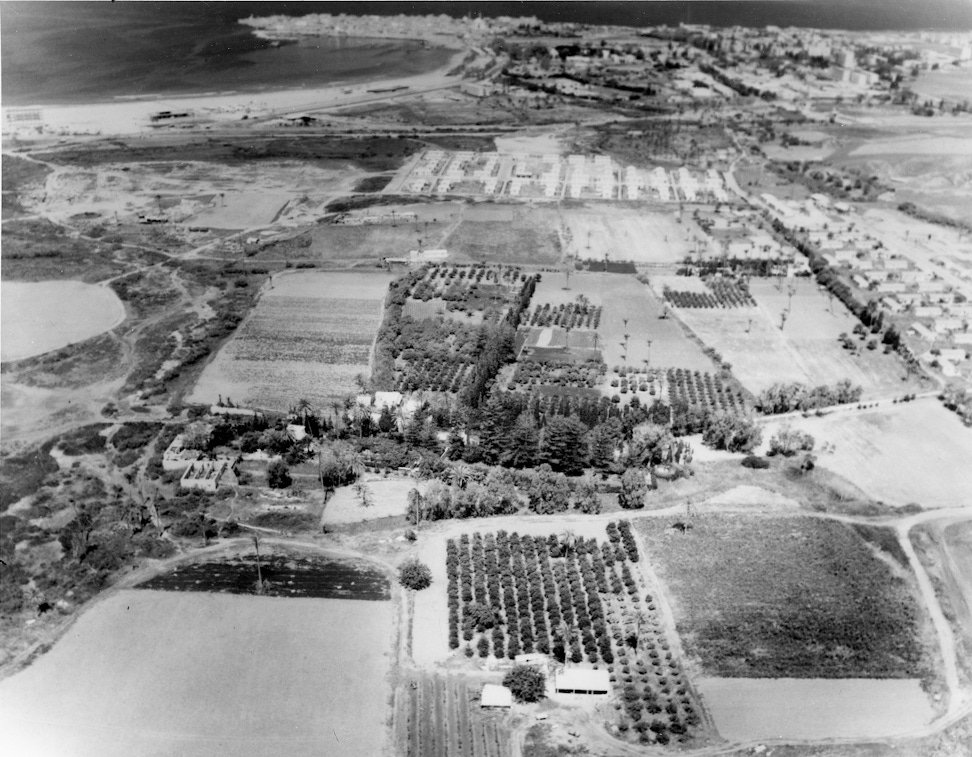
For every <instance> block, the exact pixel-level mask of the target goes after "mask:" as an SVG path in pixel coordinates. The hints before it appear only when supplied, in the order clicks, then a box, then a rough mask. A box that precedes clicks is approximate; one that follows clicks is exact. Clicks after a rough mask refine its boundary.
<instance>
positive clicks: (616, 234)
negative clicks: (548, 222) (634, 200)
mask: <svg viewBox="0 0 972 757" xmlns="http://www.w3.org/2000/svg"><path fill="white" fill-rule="evenodd" d="M563 216H564V221H565V222H566V224H567V228H568V229H569V230H570V234H571V237H572V239H573V241H572V242H571V244H570V245H569V246H568V249H569V252H570V253H571V254H572V255H574V256H576V257H577V258H579V259H581V260H605V259H607V260H610V261H615V262H617V261H620V260H630V261H632V262H634V263H639V264H640V263H678V262H680V261H681V260H683V259H684V258H685V256H686V255H687V254H688V253H689V252H691V251H692V250H693V249H694V248H693V242H692V239H691V237H692V235H693V233H695V231H696V230H695V227H694V225H693V224H691V223H689V222H686V223H685V224H684V225H682V224H679V223H678V222H677V220H676V219H677V213H675V212H671V213H651V212H645V210H643V209H640V208H639V209H632V208H614V207H610V206H608V205H605V204H603V203H602V204H601V205H599V206H598V207H597V208H596V209H590V210H589V209H581V208H570V209H565V210H564V211H563Z"/></svg>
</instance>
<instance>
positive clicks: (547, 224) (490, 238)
mask: <svg viewBox="0 0 972 757" xmlns="http://www.w3.org/2000/svg"><path fill="white" fill-rule="evenodd" d="M492 210H493V209H490V211H492ZM498 211H505V212H503V213H501V214H498ZM480 218H484V219H485V218H489V219H490V220H478V219H480ZM494 218H495V219H496V220H493V219H494ZM559 227H560V214H559V213H558V212H557V211H556V210H555V209H553V208H544V207H540V208H531V207H526V206H522V205H515V206H497V209H496V211H494V212H490V213H489V214H486V212H485V211H484V210H482V209H480V208H478V207H477V206H471V207H468V208H467V209H466V212H465V214H464V217H463V220H462V222H461V223H460V224H459V225H458V226H457V227H456V228H455V230H454V231H452V233H450V234H449V236H448V237H447V238H446V239H445V240H444V241H443V243H442V246H443V247H445V248H446V249H447V250H449V258H450V260H455V261H457V262H470V261H471V262H477V263H481V262H485V263H524V264H534V265H544V264H546V265H550V264H553V263H556V262H557V261H559V260H560V255H561V241H560V234H559V231H558V229H559Z"/></svg>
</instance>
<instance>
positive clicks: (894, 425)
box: [764, 399, 972, 507]
mask: <svg viewBox="0 0 972 757" xmlns="http://www.w3.org/2000/svg"><path fill="white" fill-rule="evenodd" d="M792 425H793V427H794V428H798V429H801V430H803V431H806V432H808V433H810V434H812V435H813V436H814V438H815V439H816V442H817V448H818V449H819V448H820V447H821V446H822V445H823V444H825V443H826V444H829V445H832V446H833V448H834V451H833V452H827V453H825V454H819V455H818V464H819V465H821V466H823V467H825V468H829V469H830V470H833V471H834V472H835V473H838V474H840V475H841V476H844V477H845V478H847V479H849V480H850V481H852V482H853V483H854V484H856V485H857V486H859V487H860V488H861V489H863V490H864V491H866V492H867V493H868V494H869V495H870V496H871V497H873V498H874V499H878V500H882V501H884V502H886V503H888V504H891V505H898V506H901V505H907V504H909V503H912V502H917V503H918V504H920V505H921V506H922V507H972V497H970V496H969V493H970V492H972V465H970V464H969V461H970V460H972V434H970V433H969V430H968V429H967V428H965V426H963V425H962V423H961V421H960V420H959V419H958V417H957V416H956V415H955V414H954V413H952V412H950V411H949V410H947V409H945V408H944V407H942V405H941V404H940V403H939V402H938V401H937V400H934V399H927V400H919V401H917V402H908V403H901V404H898V405H891V406H884V407H882V408H881V409H876V410H866V411H857V410H848V411H844V412H834V413H832V414H830V415H827V416H825V417H823V418H806V419H803V418H798V419H796V420H794V421H793V422H792ZM777 426H778V423H768V424H766V426H765V430H764V438H765V439H767V440H768V439H769V438H770V436H772V435H773V433H775V429H776V427H777Z"/></svg>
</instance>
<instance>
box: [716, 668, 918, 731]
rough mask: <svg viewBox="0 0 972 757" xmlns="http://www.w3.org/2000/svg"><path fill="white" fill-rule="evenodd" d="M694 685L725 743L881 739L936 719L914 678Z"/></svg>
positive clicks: (734, 681) (719, 680)
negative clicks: (780, 740)
mask: <svg viewBox="0 0 972 757" xmlns="http://www.w3.org/2000/svg"><path fill="white" fill-rule="evenodd" d="M698 685H699V691H701V692H702V696H703V697H704V699H705V703H706V705H707V706H708V709H709V713H710V714H711V715H712V720H713V721H714V722H715V726H716V729H717V730H718V731H719V734H720V735H721V736H722V737H723V738H724V739H727V740H728V741H756V740H759V739H807V740H812V739H831V738H857V739H866V738H882V737H886V736H893V735H896V734H904V733H908V732H909V731H912V730H915V729H918V728H921V727H922V726H924V725H927V724H928V723H929V722H931V719H932V717H933V715H934V713H933V712H932V708H931V705H930V704H929V702H928V697H927V696H926V695H925V692H923V691H922V690H921V683H920V682H919V681H917V680H915V679H907V680H902V679H898V680H883V681H881V680H874V679H859V678H853V679H841V680H822V679H815V680H799V679H793V678H777V679H764V678H761V679H739V678H702V679H700V680H699V683H698Z"/></svg>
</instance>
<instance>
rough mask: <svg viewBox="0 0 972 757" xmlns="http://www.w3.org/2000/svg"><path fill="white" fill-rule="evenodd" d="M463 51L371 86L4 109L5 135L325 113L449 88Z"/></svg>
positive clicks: (139, 129)
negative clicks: (433, 65) (161, 115)
mask: <svg viewBox="0 0 972 757" xmlns="http://www.w3.org/2000/svg"><path fill="white" fill-rule="evenodd" d="M464 55H465V51H464V50H456V51H455V54H454V55H452V56H451V58H450V60H449V62H448V63H447V64H446V65H444V66H441V67H439V68H437V69H435V70H433V71H429V72H426V73H423V74H418V75H414V76H406V77H399V78H380V79H375V80H374V81H371V82H360V81H359V82H354V83H350V84H347V83H345V84H342V83H341V82H334V83H330V84H328V85H327V86H322V87H315V88H301V89H283V90H277V91H268V92H259V93H255V92H246V93H240V92H211V93H204V94H201V95H176V96H168V95H165V96H163V95H160V96H158V97H151V96H149V97H145V98H126V99H124V100H122V99H119V101H117V102H108V103H95V104H86V105H50V106H45V105H36V106H18V107H10V108H8V107H4V108H2V111H3V123H4V128H3V130H4V136H5V137H7V138H8V139H9V138H10V137H16V138H18V139H23V140H42V139H49V138H50V137H52V136H74V135H87V136H99V135H118V134H139V133H146V132H152V131H166V132H167V131H171V130H173V129H179V130H183V129H186V130H188V129H193V130H199V129H203V130H204V129H206V128H211V127H213V126H219V125H226V124H227V123H228V122H238V121H241V120H243V119H244V118H246V119H247V120H250V119H267V118H281V117H286V116H296V115H302V114H306V113H313V112H315V111H319V110H325V109H328V108H334V107H340V106H346V105H356V104H359V103H365V102H371V101H374V100H377V99H383V98H385V97H388V96H396V95H404V94H414V93H417V92H427V91H430V90H435V89H440V88H444V87H449V86H454V85H455V84H458V82H459V77H458V76H449V75H448V72H449V71H450V70H452V69H454V68H455V67H456V66H458V65H459V63H460V62H461V60H462V58H463V56H464ZM164 111H169V112H171V113H187V114H189V115H188V116H187V117H180V118H173V119H164V120H160V121H157V122H154V123H153V122H152V121H151V117H152V116H153V115H155V114H157V113H160V112H164Z"/></svg>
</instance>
